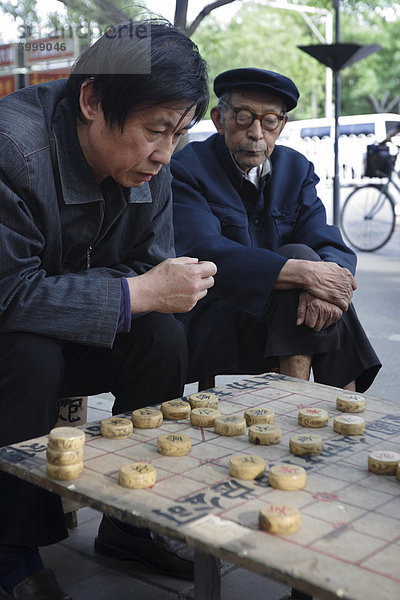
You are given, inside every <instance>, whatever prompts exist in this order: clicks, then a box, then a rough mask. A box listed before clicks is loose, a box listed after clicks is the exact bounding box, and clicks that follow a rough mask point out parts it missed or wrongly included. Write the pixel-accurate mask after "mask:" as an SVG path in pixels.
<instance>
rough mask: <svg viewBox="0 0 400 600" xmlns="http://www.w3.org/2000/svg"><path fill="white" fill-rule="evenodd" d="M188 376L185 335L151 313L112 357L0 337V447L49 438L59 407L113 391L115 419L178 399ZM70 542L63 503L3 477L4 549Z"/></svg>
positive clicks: (167, 318)
mask: <svg viewBox="0 0 400 600" xmlns="http://www.w3.org/2000/svg"><path fill="white" fill-rule="evenodd" d="M186 372H187V347H186V339H185V334H184V330H183V327H182V325H181V323H179V321H177V320H176V319H175V317H174V316H172V315H164V314H159V313H150V314H148V315H145V316H143V317H140V318H137V319H134V320H133V321H132V329H131V332H130V333H124V334H118V335H117V336H116V340H115V343H114V346H113V348H112V349H111V350H109V349H103V348H98V347H94V346H84V345H80V344H73V343H70V342H64V341H62V340H58V339H55V338H49V337H44V336H38V335H31V334H26V333H0V407H1V419H0V445H1V446H6V445H9V444H13V443H17V442H20V441H23V440H28V439H31V438H34V437H38V436H42V435H46V434H47V433H48V432H49V431H50V429H52V428H53V427H54V425H55V423H56V421H57V417H58V409H59V407H58V399H59V398H62V397H67V396H76V395H92V394H97V393H100V392H108V391H111V392H112V393H113V394H114V395H115V403H114V406H113V414H119V413H122V412H125V411H130V410H134V409H136V408H140V407H142V406H148V405H151V404H158V403H160V402H163V401H165V400H170V399H172V398H177V397H180V396H181V395H182V393H183V387H184V384H185V378H186ZM66 536H67V531H66V528H65V524H64V515H63V512H62V507H61V502H60V498H59V496H57V495H55V494H52V493H50V492H47V491H45V490H42V489H41V488H39V487H37V486H34V485H32V484H29V483H26V482H24V481H22V480H20V479H18V478H16V477H14V476H11V475H8V474H6V473H3V472H0V543H2V544H10V545H14V546H42V545H47V544H52V543H55V542H57V541H59V540H61V539H63V538H65V537H66Z"/></svg>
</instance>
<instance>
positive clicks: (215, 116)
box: [210, 106, 224, 135]
mask: <svg viewBox="0 0 400 600" xmlns="http://www.w3.org/2000/svg"><path fill="white" fill-rule="evenodd" d="M210 117H211V119H212V122H213V123H214V125H215V127H216V129H217V131H218V133H219V134H220V135H224V127H223V124H222V120H221V112H220V110H219V108H218V106H213V108H212V109H211V111H210Z"/></svg>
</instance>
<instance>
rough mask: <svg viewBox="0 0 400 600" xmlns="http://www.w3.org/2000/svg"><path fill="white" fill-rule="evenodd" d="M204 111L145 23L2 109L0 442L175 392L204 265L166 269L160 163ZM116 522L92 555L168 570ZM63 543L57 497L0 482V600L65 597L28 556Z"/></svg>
mask: <svg viewBox="0 0 400 600" xmlns="http://www.w3.org/2000/svg"><path fill="white" fill-rule="evenodd" d="M150 65H151V68H150ZM207 102H208V91H207V77H206V67H205V63H204V61H203V59H202V58H201V56H200V55H199V53H198V50H197V48H196V46H195V45H194V44H193V43H192V42H191V41H190V40H189V39H188V38H187V37H186V36H185V35H183V34H182V33H181V32H180V31H179V30H178V29H176V28H175V27H173V26H171V25H170V24H169V23H166V22H158V21H157V22H156V21H141V22H138V23H134V22H129V23H125V24H121V25H118V26H116V27H115V28H114V29H113V30H110V31H107V33H106V34H105V35H104V36H103V37H102V38H100V40H98V42H96V44H94V45H93V46H92V47H91V48H89V49H88V50H87V51H86V52H84V53H83V54H82V56H81V57H80V58H79V59H78V61H77V63H76V65H75V66H74V68H73V72H72V74H71V76H70V78H69V80H68V82H67V81H65V80H62V81H54V82H50V83H47V84H43V85H38V86H33V87H29V88H26V89H23V90H20V91H17V92H15V93H14V94H11V95H9V96H8V97H6V98H4V99H3V100H2V101H1V102H0V255H1V262H0V401H1V406H2V411H1V420H0V423H1V425H0V444H1V445H8V444H12V443H14V442H20V441H23V440H26V439H31V438H34V437H38V436H42V435H45V434H47V433H48V432H49V430H50V429H51V428H52V427H54V425H55V423H56V420H57V415H58V402H57V401H58V399H59V398H62V397H64V396H70V395H88V394H96V393H99V392H101V391H112V392H113V393H114V395H115V398H116V400H115V405H114V408H113V412H114V414H115V413H120V412H123V411H126V410H131V409H133V408H138V407H142V406H146V405H149V404H155V403H159V402H162V401H164V400H168V399H171V398H175V397H177V396H180V395H181V394H182V391H183V386H184V382H185V379H186V367H187V348H186V339H185V335H184V332H183V328H182V325H181V323H179V322H178V321H177V320H176V319H175V317H174V315H173V313H176V312H185V311H188V310H190V309H191V308H192V307H193V306H194V305H195V304H196V302H197V300H198V299H199V298H202V297H204V295H205V294H206V293H207V290H208V288H209V287H211V286H212V285H213V275H214V273H215V265H212V264H210V263H203V264H199V263H198V260H197V259H196V258H190V257H184V258H174V247H173V234H172V201H171V190H170V173H169V167H168V163H169V161H170V157H171V154H172V151H173V149H174V147H175V145H176V143H177V142H178V140H179V137H180V135H181V134H182V133H184V132H185V131H186V130H187V129H188V127H189V126H190V124H191V123H192V122H193V121H194V122H195V121H197V120H198V119H200V118H201V117H202V115H203V113H204V111H205V108H206V106H207ZM119 525H120V524H118V523H115V522H111V521H110V520H107V519H106V520H104V521H103V522H102V525H101V528H100V532H99V538H98V550H99V551H101V552H103V553H108V554H112V552H113V550H115V551H116V552H117V553H118V552H119V554H121V553H122V552H123V553H124V556H125V557H129V556H132V555H133V557H134V558H139V559H140V558H143V559H144V560H147V559H148V560H149V561H150V562H153V564H158V565H160V563H162V562H164V565H165V568H166V569H168V568H169V567H171V565H169V564H168V561H165V560H164V558H165V555H166V552H165V550H163V549H162V550H160V551H158V546H157V544H155V543H154V542H153V540H152V538H151V534H150V533H149V532H148V531H145V530H141V531H134V530H132V529H130V530H129V531H127V530H126V529H125V530H123V531H122V530H121V529H120V528H119ZM132 534H134V535H132ZM66 535H67V531H66V528H65V522H64V515H63V511H62V506H61V502H60V498H59V497H58V496H56V495H55V494H50V493H49V492H46V491H45V490H41V489H40V488H38V487H36V486H33V485H31V484H28V483H26V482H23V481H22V480H19V479H17V478H15V477H12V476H11V475H7V474H5V473H0V595H1V598H15V597H18V598H19V599H20V600H25V599H28V598H30V599H32V598H35V599H36V600H41V599H47V598H52V599H54V600H63V599H64V600H65V599H66V598H67V596H66V595H65V594H64V592H63V591H62V590H60V588H59V586H58V584H57V582H56V580H55V578H54V575H53V574H52V573H51V572H49V571H48V570H45V569H43V564H42V563H41V560H40V556H39V553H38V546H41V545H47V544H53V543H55V542H57V541H59V540H61V539H63V538H64V537H66ZM120 543H121V544H122V545H123V548H120V550H119V551H118V547H119V545H120ZM141 551H143V553H144V555H143V556H140V553H141ZM146 557H147V558H146ZM172 560H173V561H174V560H175V558H173V559H172ZM175 563H176V564H175ZM175 563H174V565H172V567H171V571H172V572H174V568H175V570H178V571H179V572H182V571H185V568H187V569H188V570H189V571H193V565H192V563H190V564H189V563H188V562H187V561H184V560H182V561H180V562H179V560H178V559H177V561H175ZM183 575H184V576H185V575H187V572H184V573H183ZM32 594H33V595H32Z"/></svg>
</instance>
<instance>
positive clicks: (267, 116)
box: [223, 101, 285, 131]
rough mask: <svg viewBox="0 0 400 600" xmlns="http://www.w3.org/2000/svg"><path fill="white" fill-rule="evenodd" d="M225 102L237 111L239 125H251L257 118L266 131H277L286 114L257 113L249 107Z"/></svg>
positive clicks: (236, 118)
mask: <svg viewBox="0 0 400 600" xmlns="http://www.w3.org/2000/svg"><path fill="white" fill-rule="evenodd" d="M223 104H225V106H227V107H228V108H230V109H231V110H232V111H233V112H234V113H235V120H236V123H237V124H238V125H239V127H250V126H251V125H252V124H253V123H254V121H255V120H256V119H257V121H260V124H261V127H262V128H263V129H265V131H275V130H276V129H278V127H279V125H280V124H281V123H282V121H283V119H284V118H285V116H284V115H277V114H276V113H274V112H267V113H264V114H263V115H257V114H256V113H254V112H253V111H252V110H249V109H248V108H238V107H237V106H232V104H229V103H228V102H225V101H223Z"/></svg>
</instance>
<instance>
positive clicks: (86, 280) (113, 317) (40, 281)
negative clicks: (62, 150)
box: [0, 140, 121, 347]
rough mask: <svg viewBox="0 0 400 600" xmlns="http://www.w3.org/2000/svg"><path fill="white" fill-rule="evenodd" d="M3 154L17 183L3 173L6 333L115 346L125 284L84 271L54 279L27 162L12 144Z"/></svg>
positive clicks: (0, 207)
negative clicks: (45, 258)
mask: <svg viewBox="0 0 400 600" xmlns="http://www.w3.org/2000/svg"><path fill="white" fill-rule="evenodd" d="M1 151H2V153H3V156H2V159H3V160H2V164H6V165H7V164H9V165H10V164H12V165H13V169H12V171H13V179H12V181H10V180H9V178H8V177H7V172H6V169H1V170H0V256H1V260H0V331H2V332H18V331H23V332H28V333H34V334H41V335H48V336H53V337H59V338H62V339H66V340H70V341H75V342H79V343H84V344H93V345H98V346H105V347H111V346H112V343H113V340H114V337H115V333H116V327H117V322H118V316H119V307H120V296H121V291H120V289H121V283H120V281H119V280H118V279H116V278H112V277H101V278H96V277H87V276H82V275H81V274H79V273H66V274H60V275H51V276H48V274H47V273H46V271H45V269H44V268H43V265H42V263H41V258H40V256H41V253H42V251H43V248H44V247H45V245H46V239H44V236H43V234H42V231H41V228H40V219H39V218H38V217H37V215H34V214H33V213H32V207H31V206H30V204H28V203H27V202H26V200H25V199H24V197H26V196H27V191H28V190H29V172H28V170H27V168H26V164H25V161H24V158H23V156H22V155H21V153H20V152H19V151H18V149H17V148H16V146H15V145H14V144H13V142H10V141H9V140H6V142H5V143H4V140H3V142H2V143H1ZM5 153H6V155H5ZM5 159H7V160H5Z"/></svg>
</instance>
